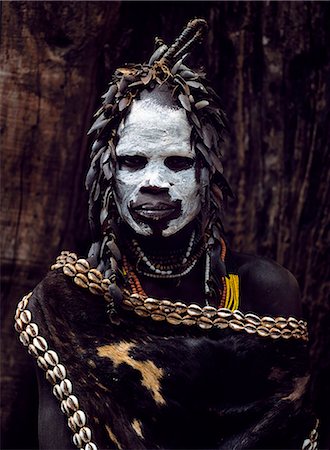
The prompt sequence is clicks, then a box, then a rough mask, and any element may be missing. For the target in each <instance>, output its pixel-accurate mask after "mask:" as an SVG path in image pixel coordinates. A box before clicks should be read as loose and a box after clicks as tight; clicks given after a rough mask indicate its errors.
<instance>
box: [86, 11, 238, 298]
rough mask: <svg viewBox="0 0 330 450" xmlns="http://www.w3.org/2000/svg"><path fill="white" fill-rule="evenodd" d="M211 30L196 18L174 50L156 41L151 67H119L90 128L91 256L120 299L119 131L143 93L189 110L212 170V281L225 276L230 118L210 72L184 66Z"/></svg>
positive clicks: (208, 214) (196, 140)
mask: <svg viewBox="0 0 330 450" xmlns="http://www.w3.org/2000/svg"><path fill="white" fill-rule="evenodd" d="M206 29H207V23H206V21H205V20H203V19H194V20H191V21H190V22H189V23H188V24H187V26H186V27H185V28H184V30H183V32H182V33H181V35H180V36H179V37H178V38H177V39H176V40H175V42H174V43H173V44H172V45H171V46H170V47H168V46H167V45H166V44H165V43H164V42H163V41H162V40H161V39H159V38H156V39H155V45H156V49H155V51H154V53H153V55H152V56H151V58H150V60H149V62H148V64H136V65H125V66H124V67H120V68H118V69H117V70H116V71H115V73H114V75H113V77H112V79H111V82H110V85H109V89H108V90H107V92H106V93H105V94H104V95H103V97H102V98H103V103H102V106H101V108H100V109H99V110H98V111H97V113H96V114H95V116H96V120H95V122H94V124H93V126H92V127H91V129H90V130H89V133H93V132H96V139H95V141H94V144H93V146H92V152H91V160H92V161H91V165H90V169H89V171H88V173H87V177H86V188H87V190H88V191H89V223H90V227H91V231H92V238H93V244H92V246H91V249H90V252H89V258H90V259H91V260H92V262H93V264H94V265H97V268H98V269H99V270H100V271H101V272H103V273H104V275H105V277H107V278H109V279H110V281H111V284H110V294H111V296H112V297H113V298H114V300H115V301H116V300H120V299H121V289H120V288H121V287H122V286H123V283H124V276H123V273H122V271H121V253H120V250H119V246H118V245H117V239H118V236H119V233H118V225H119V223H120V218H119V213H118V211H117V208H116V206H115V203H114V196H113V189H114V180H113V176H114V173H115V167H116V152H115V148H116V144H117V142H118V136H117V131H118V127H119V125H120V123H121V121H122V120H123V119H124V118H125V117H126V116H127V115H128V114H129V112H130V108H131V105H132V101H133V100H134V99H139V98H140V95H141V93H142V92H143V94H146V93H148V92H152V91H154V90H155V89H158V88H159V87H160V86H161V87H162V89H164V88H166V89H167V90H168V91H169V92H170V93H171V96H172V98H173V102H174V103H176V104H177V105H178V106H179V107H181V108H184V109H185V110H186V112H187V118H188V121H189V123H190V124H191V126H192V133H191V144H192V145H193V146H194V148H195V150H196V155H197V157H198V158H200V160H201V161H202V164H203V165H204V166H205V167H207V168H208V171H209V176H210V182H209V186H208V188H207V189H208V192H206V193H205V195H204V198H203V199H202V201H203V203H204V204H203V205H202V208H201V209H202V211H203V213H202V214H203V215H204V218H203V220H202V223H203V225H202V228H203V232H205V231H207V234H208V236H209V239H208V242H207V246H208V249H209V251H210V255H211V279H212V281H213V282H214V285H215V286H219V282H220V277H221V276H222V275H224V273H225V268H224V267H223V266H221V261H220V251H221V245H220V240H221V238H222V235H223V227H222V223H221V218H220V211H221V207H222V203H223V201H224V200H225V199H226V198H227V197H228V196H230V195H232V194H231V189H230V187H229V185H228V183H227V181H226V179H225V178H224V176H223V168H222V163H221V156H222V155H221V152H220V145H221V142H222V140H223V132H224V130H225V128H226V118H225V114H224V112H223V111H222V109H221V108H220V99H219V97H218V96H217V94H216V93H215V92H214V90H213V89H212V88H211V87H210V86H209V84H208V82H207V80H206V79H205V76H204V74H202V73H198V72H196V71H194V70H192V69H191V68H189V67H188V66H186V65H185V64H184V60H185V58H186V57H187V55H188V53H187V52H188V50H190V49H191V47H193V45H195V44H196V42H198V41H200V40H201V38H202V36H203V34H204V33H205V30H206Z"/></svg>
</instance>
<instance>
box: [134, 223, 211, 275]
mask: <svg viewBox="0 0 330 450" xmlns="http://www.w3.org/2000/svg"><path fill="white" fill-rule="evenodd" d="M195 238H196V233H195V231H193V232H192V234H191V237H190V239H189V243H188V246H187V249H186V250H185V251H184V252H182V253H181V256H180V254H176V252H175V253H172V254H168V255H166V256H160V255H157V256H155V255H154V256H147V255H146V253H145V252H144V251H143V250H142V249H141V247H140V245H139V243H138V242H137V241H136V240H135V239H133V240H132V246H131V248H132V251H133V254H134V256H135V258H136V265H135V267H136V271H137V272H138V273H140V274H141V275H145V276H147V277H151V278H167V279H170V278H180V277H183V276H184V275H187V274H188V273H189V272H190V271H191V270H192V269H193V268H194V267H195V265H196V263H197V261H198V259H199V257H200V256H201V255H202V253H203V251H204V241H203V240H200V242H199V245H197V246H196V245H195ZM193 248H195V251H194V253H193Z"/></svg>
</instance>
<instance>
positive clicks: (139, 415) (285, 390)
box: [28, 269, 315, 450]
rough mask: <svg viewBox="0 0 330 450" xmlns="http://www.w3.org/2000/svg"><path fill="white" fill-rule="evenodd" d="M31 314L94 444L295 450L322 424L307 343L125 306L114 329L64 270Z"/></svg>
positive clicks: (46, 285) (36, 295)
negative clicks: (159, 318)
mask: <svg viewBox="0 0 330 450" xmlns="http://www.w3.org/2000/svg"><path fill="white" fill-rule="evenodd" d="M28 309H29V311H30V312H31V313H32V322H34V323H36V324H37V325H38V329H39V334H40V335H41V336H43V337H44V338H45V339H46V341H47V345H48V349H52V350H54V351H56V353H57V354H58V355H59V357H60V361H61V363H62V365H63V366H64V367H65V369H66V378H67V379H69V380H70V381H71V383H72V389H73V390H72V392H73V394H74V395H75V396H76V398H78V399H79V408H80V410H82V411H83V412H84V413H85V415H86V417H87V426H88V427H89V428H90V430H91V431H92V441H93V442H94V443H95V445H96V446H97V448H102V449H114V448H119V449H156V448H157V449H226V450H227V449H297V448H301V447H302V445H303V442H304V439H305V438H306V437H308V434H309V432H310V431H311V429H312V428H313V425H314V424H315V420H314V417H313V415H312V413H311V411H310V407H309V397H308V380H309V377H308V364H307V350H306V342H305V341H303V340H300V339H288V340H285V339H276V340H275V339H271V338H269V337H268V338H264V337H260V336H258V335H256V334H254V335H249V334H247V333H245V332H237V331H234V330H232V329H230V328H227V329H216V330H214V329H212V330H208V331H206V330H200V329H198V328H194V327H187V326H181V325H180V326H173V325H170V324H167V323H164V322H161V323H160V322H154V321H152V320H151V319H150V318H142V317H138V316H137V315H136V314H135V313H134V312H131V311H124V310H121V309H119V310H118V315H119V317H120V319H121V320H120V323H119V324H113V323H111V322H110V320H109V318H108V315H107V313H106V307H105V302H104V301H103V298H102V297H98V296H96V295H93V294H92V293H90V292H89V291H88V290H86V289H82V288H80V287H79V286H77V285H75V284H74V283H73V281H72V279H71V278H69V277H67V276H66V275H64V274H63V272H62V270H60V269H58V270H54V271H52V272H49V274H48V275H47V276H46V278H45V279H44V280H43V281H42V282H41V283H40V284H39V285H38V286H37V287H36V288H35V290H34V291H33V294H32V296H31V297H30V298H29V304H28ZM41 370H42V369H41ZM44 372H46V371H45V370H44ZM49 389H50V390H51V389H52V387H51V385H50V386H49ZM59 414H62V412H61V410H60V401H59ZM73 434H74V432H73V431H72V435H73ZM72 448H75V446H74V444H72Z"/></svg>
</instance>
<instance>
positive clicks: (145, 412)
mask: <svg viewBox="0 0 330 450" xmlns="http://www.w3.org/2000/svg"><path fill="white" fill-rule="evenodd" d="M205 28H206V23H205V21H203V20H200V19H196V20H193V21H191V22H190V23H189V24H188V25H187V27H186V28H185V30H184V31H183V33H182V34H181V36H180V37H179V38H178V39H177V40H176V41H175V43H174V44H173V45H172V46H169V47H167V45H165V44H164V43H163V42H162V41H160V40H156V44H157V49H156V51H155V53H154V54H153V55H152V57H151V59H150V61H149V62H148V64H143V65H130V66H125V67H123V68H119V69H117V71H116V72H115V74H114V77H113V79H112V81H111V83H110V87H109V90H108V91H107V93H106V94H105V96H104V102H103V105H102V108H101V109H100V110H99V111H98V113H97V119H96V121H95V123H94V125H93V126H92V128H91V130H90V132H94V131H97V137H96V140H95V142H94V145H93V148H92V162H91V167H90V170H89V172H88V174H87V179H86V185H87V189H88V190H89V195H90V196H89V207H90V208H89V219H90V224H91V229H92V234H93V244H92V246H91V249H90V252H89V255H88V258H87V259H83V258H78V257H77V256H76V255H75V254H73V253H70V252H63V253H62V254H61V255H60V256H59V257H58V259H57V261H56V263H55V264H54V265H53V266H52V271H51V272H50V273H49V274H48V276H47V277H46V278H45V279H44V280H43V282H42V283H41V284H40V285H38V286H37V287H36V289H35V290H34V291H33V293H32V294H29V295H28V296H26V297H24V299H23V300H22V301H21V302H20V303H19V305H18V309H17V313H16V316H15V319H16V325H15V327H16V330H17V331H18V332H19V333H20V340H21V341H22V343H23V344H24V345H26V346H27V348H28V351H29V353H31V354H32V355H33V356H34V357H35V358H36V361H37V364H38V366H39V367H40V368H41V370H38V383H39V394H40V395H39V397H40V406H39V429H40V431H39V439H40V447H41V448H61V449H62V448H63V449H64V448H74V446H76V447H77V448H84V449H85V450H93V449H96V448H119V449H128V448H131V449H133V448H134V449H137V448H218V449H228V448H286V449H288V448H302V447H303V448H316V437H317V436H316V434H317V433H316V430H312V429H313V426H314V424H315V419H314V417H313V416H312V414H311V411H310V408H309V404H308V396H307V385H308V374H307V373H306V341H307V331H306V324H305V322H303V321H302V320H301V309H300V299H299V290H298V287H297V283H296V281H295V279H294V277H293V276H292V275H291V274H290V273H289V272H288V271H287V270H285V269H284V268H282V267H280V266H279V265H277V264H276V263H274V262H272V261H269V260H265V259H261V258H257V257H254V256H250V255H243V254H238V253H235V252H233V251H230V250H229V249H228V248H227V246H226V243H225V239H224V235H223V229H222V225H221V217H220V213H221V206H222V202H223V200H225V199H226V197H227V196H228V195H231V190H230V188H229V186H228V184H227V182H226V180H225V178H224V177H223V175H222V165H221V160H220V157H221V154H220V150H219V149H220V143H221V139H222V133H223V131H224V128H225V116H224V114H223V112H222V110H221V109H220V106H219V99H218V97H217V96H216V94H215V93H214V91H213V90H212V89H211V88H210V87H209V86H208V84H207V83H206V81H205V79H204V77H203V75H201V74H198V73H197V72H194V71H193V70H191V69H190V68H189V67H187V66H186V65H185V64H184V59H185V54H186V53H187V51H188V50H189V49H190V48H191V47H192V46H193V45H194V44H195V42H197V41H198V40H199V39H200V37H201V36H202V34H203V32H204V30H205ZM49 383H50V384H51V385H52V388H50V386H49ZM60 409H61V411H62V412H60ZM311 430H312V432H311V435H310V437H309V438H307V437H308V435H309V432H310V431H311Z"/></svg>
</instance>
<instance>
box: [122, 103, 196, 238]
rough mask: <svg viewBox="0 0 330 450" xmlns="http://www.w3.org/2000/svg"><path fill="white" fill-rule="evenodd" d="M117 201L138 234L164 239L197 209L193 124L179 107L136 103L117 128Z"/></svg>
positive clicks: (193, 216)
mask: <svg viewBox="0 0 330 450" xmlns="http://www.w3.org/2000/svg"><path fill="white" fill-rule="evenodd" d="M118 134H119V141H118V145H117V147H116V154H117V167H116V176H115V184H116V185H115V202H116V205H117V208H118V211H119V214H120V216H121V218H122V219H123V220H124V221H125V222H126V223H127V224H128V225H130V227H131V228H132V229H133V230H134V231H135V232H136V233H138V234H141V235H143V236H150V235H153V234H154V232H155V229H158V233H159V230H160V232H161V235H162V236H163V237H167V236H171V235H173V234H175V233H177V232H178V231H179V230H181V229H182V228H184V227H185V226H186V225H187V224H188V223H189V222H191V221H192V220H193V219H194V218H195V217H196V216H197V214H198V213H199V211H200V208H201V198H200V191H201V189H200V184H199V183H198V182H197V180H196V163H195V157H196V154H195V150H194V149H193V148H191V143H190V134H191V126H190V125H189V122H188V120H187V116H186V112H185V111H184V110H183V109H173V108H170V107H166V106H160V105H159V104H157V103H155V102H154V101H152V100H150V99H146V100H138V101H134V103H133V105H132V108H131V111H130V113H129V115H128V117H127V118H126V122H125V124H124V125H122V126H121V127H120V129H119V131H118Z"/></svg>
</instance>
